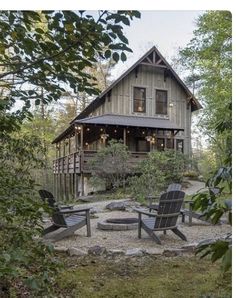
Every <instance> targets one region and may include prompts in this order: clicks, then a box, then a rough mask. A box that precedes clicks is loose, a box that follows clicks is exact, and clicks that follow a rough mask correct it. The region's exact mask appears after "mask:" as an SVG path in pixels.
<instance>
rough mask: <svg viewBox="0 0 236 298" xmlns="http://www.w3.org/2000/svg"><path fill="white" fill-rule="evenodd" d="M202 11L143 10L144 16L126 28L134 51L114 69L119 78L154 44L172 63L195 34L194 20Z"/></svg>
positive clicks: (113, 75) (113, 76)
mask: <svg viewBox="0 0 236 298" xmlns="http://www.w3.org/2000/svg"><path fill="white" fill-rule="evenodd" d="M202 13H203V11H200V10H198V11H157V10H151V11H150V10H149V11H141V19H134V20H133V21H132V22H131V26H130V27H126V29H125V30H124V32H125V36H126V37H127V38H128V40H129V46H130V48H131V49H132V50H133V53H129V54H128V55H127V57H128V59H127V61H126V62H125V63H123V62H119V63H118V65H116V67H115V69H114V70H113V72H112V78H113V79H116V78H117V77H118V76H119V75H120V74H121V73H123V72H124V71H125V70H127V69H128V68H129V67H130V66H131V65H132V64H134V63H135V62H136V61H137V60H138V59H139V58H140V57H141V56H142V55H143V54H145V52H147V51H148V50H149V49H150V48H151V47H152V46H154V45H155V46H157V48H158V50H159V51H160V52H161V53H162V55H163V56H164V57H165V58H166V60H167V61H168V62H171V58H172V57H174V56H176V55H177V53H178V49H179V48H182V47H185V46H186V45H187V43H188V42H189V41H190V40H191V38H192V37H193V31H194V29H195V28H196V27H195V21H196V19H197V18H198V16H199V15H201V14H202Z"/></svg>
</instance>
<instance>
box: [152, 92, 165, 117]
mask: <svg viewBox="0 0 236 298" xmlns="http://www.w3.org/2000/svg"><path fill="white" fill-rule="evenodd" d="M157 91H161V92H165V93H166V113H165V114H163V113H160V112H158V111H157ZM155 115H159V116H162V117H165V116H168V90H167V89H159V88H155Z"/></svg>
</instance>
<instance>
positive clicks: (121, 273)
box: [55, 256, 231, 298]
mask: <svg viewBox="0 0 236 298" xmlns="http://www.w3.org/2000/svg"><path fill="white" fill-rule="evenodd" d="M55 288H56V289H57V290H56V291H57V293H56V295H57V297H83V298H86V297H91V298H93V297H94V298H100V297H101V298H102V297H106V298H115V297H117V298H126V297H127V298H128V297H129V298H131V297H135V298H136V297H137V298H139V297H141V298H142V297H143V298H144V297H149V298H152V297H153V298H154V297H157V298H158V297H160V298H162V297H163V298H169V297H170V298H172V297H175V298H178V297H181V298H182V297H189V298H191V297H199V298H200V297H202V298H203V297H204V298H206V297H208V298H210V297H212V298H213V297H214V298H227V297H231V273H229V272H228V273H226V274H224V275H223V273H222V271H221V270H220V265H219V264H212V263H210V261H207V260H199V258H196V257H185V258H163V257H160V256H159V257H154V256H146V257H142V258H129V259H126V258H125V257H123V258H115V259H110V260H107V259H103V258H99V257H97V258H96V257H85V258H80V259H77V258H70V259H69V258H67V259H66V261H65V270H64V272H63V273H62V274H61V275H60V277H58V278H57V285H56V286H55Z"/></svg>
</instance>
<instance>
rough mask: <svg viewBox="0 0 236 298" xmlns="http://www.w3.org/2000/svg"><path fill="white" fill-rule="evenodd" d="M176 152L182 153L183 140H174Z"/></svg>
mask: <svg viewBox="0 0 236 298" xmlns="http://www.w3.org/2000/svg"><path fill="white" fill-rule="evenodd" d="M176 150H177V151H180V152H182V153H183V152H184V140H176Z"/></svg>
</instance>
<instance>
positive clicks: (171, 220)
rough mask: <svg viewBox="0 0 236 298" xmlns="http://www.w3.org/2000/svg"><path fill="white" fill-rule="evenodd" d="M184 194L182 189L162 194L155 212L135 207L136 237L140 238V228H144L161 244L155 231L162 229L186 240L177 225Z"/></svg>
mask: <svg viewBox="0 0 236 298" xmlns="http://www.w3.org/2000/svg"><path fill="white" fill-rule="evenodd" d="M184 196H185V193H184V192H183V191H169V192H166V193H164V194H162V195H161V198H160V202H159V205H158V209H157V213H156V214H154V213H153V212H152V213H151V212H145V211H143V210H141V209H135V211H137V212H138V237H139V238H141V229H144V230H145V231H146V232H147V234H148V235H149V236H150V237H152V239H153V240H154V241H155V242H156V243H158V244H161V241H160V239H159V237H158V236H157V235H156V234H155V232H157V231H164V234H165V233H166V231H167V230H171V231H172V232H173V233H175V234H176V235H177V236H179V237H180V238H181V239H182V240H184V241H187V238H186V237H185V235H184V234H183V233H182V232H180V230H179V229H178V227H177V219H178V216H179V215H180V209H181V206H182V204H183V200H184ZM142 215H147V216H148V218H142Z"/></svg>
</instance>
